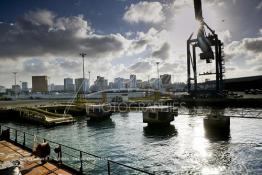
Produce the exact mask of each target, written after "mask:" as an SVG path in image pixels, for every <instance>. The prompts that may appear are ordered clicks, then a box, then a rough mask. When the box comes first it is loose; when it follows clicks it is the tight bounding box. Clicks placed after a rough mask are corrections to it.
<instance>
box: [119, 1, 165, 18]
mask: <svg viewBox="0 0 262 175" xmlns="http://www.w3.org/2000/svg"><path fill="white" fill-rule="evenodd" d="M123 19H124V20H125V21H127V22H130V23H139V22H144V23H159V22H162V21H163V20H164V19H165V16H164V13H163V7H162V4H161V3H159V2H147V1H143V2H139V3H137V4H132V5H131V6H130V7H129V8H128V9H127V11H126V12H125V14H124V17H123Z"/></svg>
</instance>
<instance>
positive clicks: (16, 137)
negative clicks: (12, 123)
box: [15, 130, 17, 142]
mask: <svg viewBox="0 0 262 175" xmlns="http://www.w3.org/2000/svg"><path fill="white" fill-rule="evenodd" d="M15 142H17V130H15Z"/></svg>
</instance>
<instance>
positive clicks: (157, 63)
mask: <svg viewBox="0 0 262 175" xmlns="http://www.w3.org/2000/svg"><path fill="white" fill-rule="evenodd" d="M159 63H160V62H156V67H157V80H158V90H160V78H159V69H158V65H159Z"/></svg>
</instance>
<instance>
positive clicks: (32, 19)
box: [0, 10, 127, 59]
mask: <svg viewBox="0 0 262 175" xmlns="http://www.w3.org/2000/svg"><path fill="white" fill-rule="evenodd" d="M0 32H1V36H2V37H1V39H0V58H5V59H6V58H12V59H16V58H18V57H34V56H50V55H51V56H74V57H75V56H77V55H78V53H79V52H82V51H84V52H87V57H89V58H113V57H117V56H119V55H121V54H123V52H124V50H125V47H126V43H127V40H126V39H125V38H124V37H123V36H121V35H120V34H110V35H96V34H94V33H93V32H92V30H91V27H90V25H89V23H88V22H87V21H86V20H84V19H83V16H81V15H79V16H71V17H68V18H66V17H56V15H55V14H53V13H52V12H50V11H47V10H40V11H36V12H29V13H27V14H25V15H24V16H23V17H20V18H18V20H17V21H16V22H15V23H14V24H6V23H0Z"/></svg>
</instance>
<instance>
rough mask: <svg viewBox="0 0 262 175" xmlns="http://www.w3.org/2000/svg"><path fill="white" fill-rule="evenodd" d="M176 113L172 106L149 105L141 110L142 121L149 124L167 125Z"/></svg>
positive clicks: (176, 110)
mask: <svg viewBox="0 0 262 175" xmlns="http://www.w3.org/2000/svg"><path fill="white" fill-rule="evenodd" d="M177 115H178V109H177V108H175V107H173V106H149V107H146V108H145V110H144V111H143V122H144V123H148V124H149V125H169V124H170V122H172V121H174V116H177Z"/></svg>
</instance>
